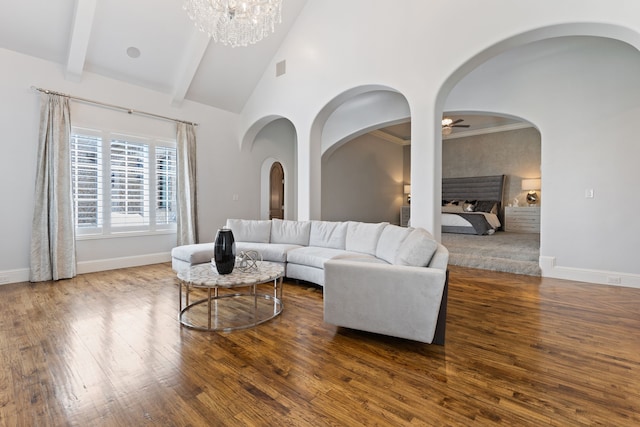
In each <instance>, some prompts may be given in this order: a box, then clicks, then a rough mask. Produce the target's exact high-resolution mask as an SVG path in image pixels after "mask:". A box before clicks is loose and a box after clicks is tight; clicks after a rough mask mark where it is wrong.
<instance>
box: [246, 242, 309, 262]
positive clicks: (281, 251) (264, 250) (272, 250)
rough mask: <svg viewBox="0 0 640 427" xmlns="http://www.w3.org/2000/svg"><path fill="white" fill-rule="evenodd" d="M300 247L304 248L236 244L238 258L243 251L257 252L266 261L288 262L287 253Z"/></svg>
mask: <svg viewBox="0 0 640 427" xmlns="http://www.w3.org/2000/svg"><path fill="white" fill-rule="evenodd" d="M300 247H302V246H300V245H289V244H283V243H280V244H277V243H256V242H236V256H239V255H240V252H242V251H245V252H246V251H257V252H258V253H260V255H262V259H263V260H264V261H273V262H286V261H287V252H289V251H290V250H292V249H297V248H300Z"/></svg>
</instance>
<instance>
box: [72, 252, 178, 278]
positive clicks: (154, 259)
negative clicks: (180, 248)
mask: <svg viewBox="0 0 640 427" xmlns="http://www.w3.org/2000/svg"><path fill="white" fill-rule="evenodd" d="M170 261H171V253H170V252H160V253H155V254H146V255H137V256H130V257H121V258H109V259H98V260H93V261H82V262H79V263H78V274H85V273H94V272H96V271H105V270H116V269H118V268H128V267H139V266H141V265H150V264H160V263H163V262H170Z"/></svg>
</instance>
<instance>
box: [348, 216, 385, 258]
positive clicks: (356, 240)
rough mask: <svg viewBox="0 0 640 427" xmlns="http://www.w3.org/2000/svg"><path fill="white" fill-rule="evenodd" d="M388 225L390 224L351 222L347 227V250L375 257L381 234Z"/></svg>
mask: <svg viewBox="0 0 640 427" xmlns="http://www.w3.org/2000/svg"><path fill="white" fill-rule="evenodd" d="M388 224H389V223H388V222H381V223H378V224H369V223H364V222H355V221H349V223H348V225H347V239H346V241H345V249H346V250H348V251H353V252H361V253H365V254H369V255H375V254H376V249H377V247H378V239H379V238H380V234H382V231H383V230H384V228H385V227H386V226H387V225H388Z"/></svg>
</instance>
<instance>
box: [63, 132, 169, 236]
mask: <svg viewBox="0 0 640 427" xmlns="http://www.w3.org/2000/svg"><path fill="white" fill-rule="evenodd" d="M71 139H72V144H71V146H72V172H73V179H72V181H73V182H72V187H73V196H74V203H75V224H76V231H77V233H78V235H87V234H97V235H109V234H118V233H130V232H152V231H156V230H172V229H175V225H176V212H175V208H176V148H175V142H173V141H160V140H155V139H149V138H140V137H128V136H123V135H117V134H111V133H110V132H108V131H94V130H87V129H80V128H74V129H73V131H72V138H71Z"/></svg>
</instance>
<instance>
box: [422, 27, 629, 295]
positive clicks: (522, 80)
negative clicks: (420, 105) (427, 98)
mask: <svg viewBox="0 0 640 427" xmlns="http://www.w3.org/2000/svg"><path fill="white" fill-rule="evenodd" d="M567 30H570V28H567ZM532 35H533V34H532V33H530V34H527V36H532ZM538 36H539V37H538V39H537V40H528V43H526V44H518V46H515V47H514V46H513V45H514V43H515V42H516V41H518V40H519V39H520V37H514V38H512V39H509V40H508V41H506V42H505V43H508V44H509V48H508V49H500V51H499V52H497V53H498V54H497V55H495V56H493V57H491V58H486V56H485V57H484V58H483V60H484V62H483V63H482V64H478V61H476V60H475V59H476V58H474V59H472V60H470V61H469V62H468V63H466V64H464V66H463V67H461V68H460V69H459V70H458V71H456V72H455V73H453V74H452V75H451V77H450V79H448V80H447V81H446V83H445V84H444V85H443V86H442V88H441V91H440V93H439V95H438V102H437V108H436V117H434V119H435V120H436V121H437V122H439V121H440V120H441V115H442V112H443V111H493V112H497V113H499V114H507V115H516V116H519V117H525V118H527V120H530V121H531V122H532V123H534V124H535V126H536V128H537V129H538V130H539V132H540V134H541V167H540V173H539V177H541V178H542V186H541V187H542V188H541V189H540V192H539V194H540V195H541V207H540V258H539V265H540V267H541V268H542V275H543V276H546V277H562V278H576V277H578V276H579V273H577V272H578V270H581V273H580V274H582V275H581V276H579V277H580V278H581V280H585V278H587V277H588V279H586V281H593V282H604V283H606V277H603V276H605V273H599V272H597V271H595V269H600V270H602V271H630V270H632V267H630V266H631V265H632V264H633V263H631V262H628V261H625V257H626V255H627V254H628V252H629V251H630V250H631V248H632V246H633V243H632V240H633V239H637V236H638V234H637V229H636V231H629V232H628V233H625V234H624V236H621V235H620V236H619V237H617V238H616V242H615V244H614V245H612V247H614V248H615V249H614V251H615V254H614V253H610V254H609V256H607V257H598V256H597V253H594V252H593V251H590V250H589V249H588V248H592V247H596V246H598V245H600V244H602V242H608V241H611V239H612V236H615V235H616V232H615V229H614V227H613V226H611V227H610V226H609V224H615V222H616V220H615V219H614V218H618V217H620V216H621V215H619V213H618V212H617V211H611V210H609V211H607V209H608V208H609V206H610V205H609V204H608V203H609V201H610V200H613V199H615V198H624V194H623V193H624V192H623V191H622V190H621V188H623V187H624V183H625V182H628V181H627V178H625V177H627V176H631V175H632V173H633V172H632V171H633V170H634V165H633V164H632V162H630V161H628V160H627V159H629V156H630V155H631V152H633V151H637V150H635V149H634V148H633V145H629V144H628V141H629V140H631V139H632V138H633V134H634V132H635V131H634V129H633V126H631V125H630V124H629V123H631V121H629V120H626V121H625V120H623V119H621V118H624V117H627V118H631V117H634V116H636V114H638V106H637V97H638V94H637V93H636V92H638V90H637V89H636V88H637V87H638V85H637V75H638V74H637V71H638V70H639V69H640V56H639V55H638V52H637V49H636V48H635V47H633V46H629V45H628V44H626V43H624V42H621V41H619V40H615V39H611V38H607V37H598V36H594V35H593V34H589V35H585V36H582V35H576V33H573V34H565V35H562V36H561V37H555V38H548V37H544V34H543V33H542V30H541V33H540V34H538ZM529 38H531V37H529ZM534 38H535V37H534ZM502 47H504V46H502ZM490 50H491V49H488V50H487V51H485V52H482V54H480V55H478V57H481V56H484V55H485V54H486V53H487V52H489V51H490ZM494 52H495V51H494ZM470 64H471V66H470V67H469V65H470ZM611 123H616V125H615V127H613V128H612V126H611ZM437 140H438V137H437V136H436V142H437V143H438V141H437ZM603 141H606V144H604V145H603ZM440 143H441V144H444V142H442V140H441V139H440ZM440 147H441V148H442V145H440ZM605 147H606V148H605ZM613 165H615V166H613ZM518 178H528V177H524V176H523V177H518ZM531 178H534V176H532V177H531ZM514 181H515V180H514ZM595 187H597V188H601V189H602V190H600V191H601V193H600V194H602V198H601V199H600V200H598V197H597V196H595V197H594V191H593V190H594V188H595ZM521 191H522V190H521ZM523 194H524V193H523ZM521 203H522V202H521ZM521 206H522V205H521ZM576 212H579V213H580V214H579V216H578V218H576V216H575V213H576ZM603 218H607V221H606V222H605V223H603V222H602V219H603ZM620 219H621V218H620ZM507 221H508V220H507ZM586 229H588V230H592V231H590V232H588V233H585V232H584V230H586ZM625 248H626V249H625ZM560 264H561V265H560ZM587 265H588V266H589V268H588V271H586V269H585V266H587Z"/></svg>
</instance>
